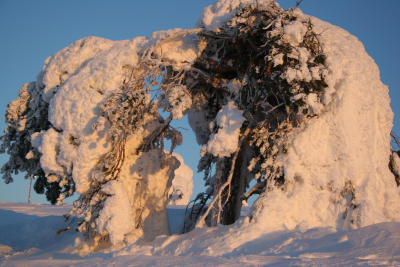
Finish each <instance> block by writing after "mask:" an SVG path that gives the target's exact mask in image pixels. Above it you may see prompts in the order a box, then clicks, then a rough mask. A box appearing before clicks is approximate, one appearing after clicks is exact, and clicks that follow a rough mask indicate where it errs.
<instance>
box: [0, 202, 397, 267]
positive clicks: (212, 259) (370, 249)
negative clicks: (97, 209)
mask: <svg viewBox="0 0 400 267" xmlns="http://www.w3.org/2000/svg"><path fill="white" fill-rule="evenodd" d="M70 208H71V207H70V206H62V207H55V206H48V205H40V204H31V205H29V204H22V203H7V202H0V218H1V220H0V266H103V265H104V266H315V265H317V266H367V265H372V266H399V265H400V223H398V222H396V223H393V222H392V223H379V224H374V225H370V226H367V227H363V228H360V229H358V230H351V231H339V232H336V231H334V230H332V229H329V228H314V229H309V230H307V231H305V232H302V231H298V230H293V231H279V232H273V233H269V234H264V235H261V236H258V237H257V238H254V236H252V234H251V233H249V235H248V236H247V239H246V240H220V239H221V237H222V236H225V237H226V236H227V233H228V232H233V231H235V228H236V227H238V225H233V226H229V227H227V226H225V227H222V226H220V227H217V228H208V229H196V230H195V231H193V232H191V233H188V234H186V235H180V236H178V235H174V236H170V237H160V238H158V239H156V240H155V241H154V242H152V243H147V244H142V245H141V246H138V245H135V246H130V247H128V248H125V249H123V250H120V251H114V252H99V253H96V254H93V255H90V256H85V257H81V256H79V255H78V254H76V253H74V239H75V238H76V237H77V236H79V233H76V232H74V231H67V232H64V233H62V234H59V235H57V234H56V231H57V230H59V229H61V228H65V224H64V222H63V219H62V217H60V216H61V215H62V214H64V213H66V212H67V211H68V210H69V209H70ZM169 214H170V216H176V214H179V212H176V210H175V212H169ZM172 214H174V215H172ZM174 219H176V218H173V217H172V218H170V221H171V222H174V221H175V220H174ZM236 238H237V237H236ZM242 238H245V237H242ZM210 244H213V245H211V246H210ZM237 244H240V246H236V245H237Z"/></svg>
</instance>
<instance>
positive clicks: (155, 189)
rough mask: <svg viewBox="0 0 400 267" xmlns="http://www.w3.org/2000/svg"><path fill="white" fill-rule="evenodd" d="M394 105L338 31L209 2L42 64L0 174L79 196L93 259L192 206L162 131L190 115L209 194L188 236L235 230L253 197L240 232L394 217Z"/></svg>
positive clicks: (229, 2) (345, 225) (263, 7)
mask: <svg viewBox="0 0 400 267" xmlns="http://www.w3.org/2000/svg"><path fill="white" fill-rule="evenodd" d="M389 101H390V99H389V96H388V88H387V87H386V86H385V85H384V84H383V83H382V82H381V81H380V77H379V69H378V68H377V66H376V64H375V63H374V61H373V60H372V59H371V58H370V57H369V56H368V55H367V53H366V52H365V49H364V47H363V45H362V44H361V43H360V42H359V41H358V40H357V38H356V37H354V36H352V35H350V34H349V33H347V32H346V31H344V30H342V29H340V28H338V27H335V26H332V25H330V24H329V23H326V22H323V21H321V20H319V19H317V18H314V17H311V16H308V15H305V14H303V13H302V12H301V11H300V10H299V9H290V10H283V9H281V8H280V7H279V5H278V4H277V3H276V2H274V1H272V0H265V1H261V0H259V1H255V0H219V1H218V2H216V3H215V4H214V5H211V6H209V7H206V8H205V9H204V11H203V12H202V14H201V16H200V19H199V20H198V22H197V25H196V27H195V28H194V29H189V30H181V29H174V30H169V31H162V32H156V33H154V34H153V35H152V36H150V37H148V38H144V37H138V38H134V39H132V40H124V41H111V40H107V39H104V38H99V37H86V38H83V39H81V40H78V41H76V42H74V43H72V44H71V45H69V46H67V47H66V48H64V49H62V50H61V51H59V52H57V53H56V54H54V55H53V56H51V57H49V58H48V59H46V61H45V64H44V66H43V68H42V71H41V72H40V74H39V75H38V78H37V80H36V81H34V82H31V83H27V84H25V85H24V86H23V87H22V88H21V89H20V92H19V97H18V98H17V99H16V100H14V101H13V102H11V103H10V104H9V105H8V110H7V114H6V121H7V123H8V128H7V129H6V130H5V135H4V136H3V137H2V141H3V144H2V149H3V152H7V153H8V154H9V155H10V159H9V161H8V162H7V163H6V164H5V165H4V166H3V168H2V170H1V171H2V173H3V178H4V179H5V181H6V183H8V182H11V181H12V174H13V173H17V172H19V171H24V172H26V175H27V177H30V178H34V179H35V190H36V191H37V192H38V193H46V196H47V198H48V199H49V201H51V202H52V203H57V202H58V203H60V202H62V200H63V198H65V197H68V196H70V195H72V194H73V193H74V192H76V193H77V194H79V196H80V197H79V199H78V200H77V201H76V202H75V204H74V208H73V210H72V211H71V215H73V216H76V217H78V218H80V220H81V221H80V223H79V227H78V229H79V230H80V231H82V232H84V233H85V237H86V239H87V241H88V242H87V243H85V244H84V245H83V246H87V247H88V248H89V249H96V248H102V247H105V246H109V245H113V246H115V247H118V246H123V245H126V244H129V243H134V242H135V241H137V240H152V239H154V238H155V236H157V235H161V234H168V233H169V230H168V229H169V228H168V219H167V214H166V205H167V204H168V203H170V204H177V205H182V204H183V205H186V204H187V203H188V201H189V198H190V195H191V191H192V186H193V184H192V181H191V179H192V170H190V168H188V167H187V166H186V165H185V164H184V159H183V158H182V157H181V156H180V155H177V154H175V153H174V152H173V150H174V148H175V147H176V146H177V145H185V144H181V143H182V136H181V134H180V132H179V131H178V129H175V128H173V127H172V126H171V125H170V122H171V121H173V120H178V119H181V118H182V117H183V116H185V115H186V114H187V115H188V117H189V122H190V126H191V127H192V129H193V131H194V133H195V134H196V137H197V141H198V143H199V144H200V145H202V149H201V152H200V153H201V160H200V162H199V165H198V168H199V169H198V170H199V171H202V172H203V173H204V181H205V184H206V186H207V190H206V192H203V193H202V194H199V195H198V196H197V197H195V199H194V202H192V203H191V205H190V206H189V209H188V211H189V212H188V217H187V218H186V221H185V230H186V231H189V230H191V229H192V228H193V227H195V226H196V225H197V227H201V226H204V225H209V226H213V225H217V224H219V223H222V224H232V223H234V222H235V221H237V220H238V219H239V215H240V210H241V206H242V203H243V201H246V200H247V199H248V198H249V197H251V196H252V195H254V194H258V195H259V197H258V199H257V200H256V202H255V204H254V205H253V207H252V211H251V213H250V215H249V217H248V218H247V219H244V221H242V222H243V227H242V228H240V229H241V230H238V231H237V235H242V234H244V233H245V232H246V231H250V232H251V231H252V230H250V229H258V230H257V231H258V232H260V233H261V232H262V233H268V232H272V231H275V230H282V229H294V228H301V229H308V228H311V227H328V226H330V227H335V228H338V229H352V228H358V227H362V226H366V225H370V224H374V223H378V222H384V221H399V220H400V213H399V212H398V210H399V208H400V195H399V189H398V187H397V185H396V181H395V178H394V176H393V174H392V172H391V171H390V169H389V167H388V164H389V157H390V154H391V147H390V131H391V128H392V119H393V113H392V111H391V109H390V106H389ZM161 111H163V112H161ZM165 114H166V115H165ZM166 140H169V143H170V144H171V145H170V146H165V145H164V143H165V141H166ZM395 159H397V158H395ZM395 163H396V162H394V163H393V164H395ZM393 164H392V166H395V165H393ZM396 166H397V165H396Z"/></svg>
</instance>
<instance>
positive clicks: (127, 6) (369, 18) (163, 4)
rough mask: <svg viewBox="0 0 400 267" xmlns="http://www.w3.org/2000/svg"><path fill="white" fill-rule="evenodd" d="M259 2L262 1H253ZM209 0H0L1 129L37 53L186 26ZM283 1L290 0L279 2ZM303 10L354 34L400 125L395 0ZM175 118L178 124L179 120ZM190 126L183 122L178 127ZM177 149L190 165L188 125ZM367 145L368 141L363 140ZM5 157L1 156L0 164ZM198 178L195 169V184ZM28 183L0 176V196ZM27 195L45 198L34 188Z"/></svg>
mask: <svg viewBox="0 0 400 267" xmlns="http://www.w3.org/2000/svg"><path fill="white" fill-rule="evenodd" d="M260 1H262V0H260ZM213 2H214V1H212V0H168V1H166V0H147V1H141V0H140V1H139V0H137V1H134V0H125V1H122V0H114V1H105V0H69V1H65V0H63V1H61V0H37V1H32V0H0V90H1V91H0V92H1V98H0V114H1V116H2V118H1V119H0V128H1V130H3V129H4V128H5V123H4V119H3V118H4V113H5V110H6V106H7V103H9V102H10V101H11V100H13V99H15V98H16V97H17V92H18V89H19V88H20V87H21V86H22V85H23V84H24V83H25V82H29V81H33V80H35V79H36V75H37V74H38V73H39V72H40V70H41V67H42V65H43V62H44V60H45V59H46V58H47V57H48V56H50V55H52V54H53V53H55V52H57V51H58V50H60V49H62V48H63V47H65V46H67V45H68V44H70V43H72V42H73V41H75V40H77V39H80V38H82V37H84V36H89V35H95V36H100V37H105V38H109V39H112V40H121V39H131V38H134V37H136V36H140V35H145V36H148V35H150V34H151V33H152V32H154V31H157V30H165V29H170V28H191V27H193V25H194V24H195V22H196V21H197V18H198V17H199V14H200V12H201V10H202V8H203V7H205V6H207V5H209V4H211V3H213ZM278 2H279V3H280V4H281V6H282V7H283V8H289V7H292V6H294V5H295V3H296V1H295V0H280V1H278ZM300 7H301V9H302V10H303V12H304V13H306V14H310V15H313V16H315V17H318V18H320V19H323V20H326V21H328V22H330V23H332V24H335V25H338V26H340V27H342V28H344V29H346V30H348V31H349V32H350V33H352V34H354V35H355V36H357V37H358V38H359V39H360V40H361V41H362V42H363V43H364V46H365V48H366V50H367V52H368V53H369V54H370V55H371V56H372V57H373V58H374V60H375V62H376V63H377V65H378V66H379V68H380V70H381V79H382V80H383V82H384V83H385V84H387V85H388V86H389V89H390V96H391V98H392V103H391V105H392V109H393V111H394V113H395V130H396V131H397V132H400V130H399V129H400V92H399V90H400V85H399V82H398V80H397V79H398V76H400V73H399V70H398V69H399V64H400V52H399V51H398V50H399V49H400V30H399V29H400V22H399V18H398V14H399V13H400V1H399V0H381V1H378V0H335V1H333V0H304V1H303V3H302V4H301V6H300ZM181 125H183V126H185V125H184V123H181ZM185 127H186V128H187V129H189V126H187V125H186V126H185ZM184 138H185V140H184V143H185V144H184V146H182V147H180V148H179V149H178V153H180V154H182V155H183V156H184V157H185V161H186V162H187V163H188V164H189V165H190V167H192V168H193V169H194V170H195V169H196V166H197V161H198V159H199V156H198V154H199V149H200V148H199V146H197V144H195V141H194V137H193V135H192V134H190V130H188V131H184ZM365 145H368V144H365ZM4 161H5V156H4V155H3V156H0V164H2V163H3V162H4ZM201 184H202V180H201V174H200V175H195V185H196V186H197V187H199V186H200V185H201ZM28 185H29V182H28V181H27V180H24V178H23V176H22V175H19V176H17V177H15V181H14V183H13V184H9V185H5V184H4V183H3V181H0V201H19V202H22V201H26V199H27V192H28ZM32 201H34V202H44V201H45V198H44V197H43V196H40V195H37V194H35V193H34V194H33V196H32Z"/></svg>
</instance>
